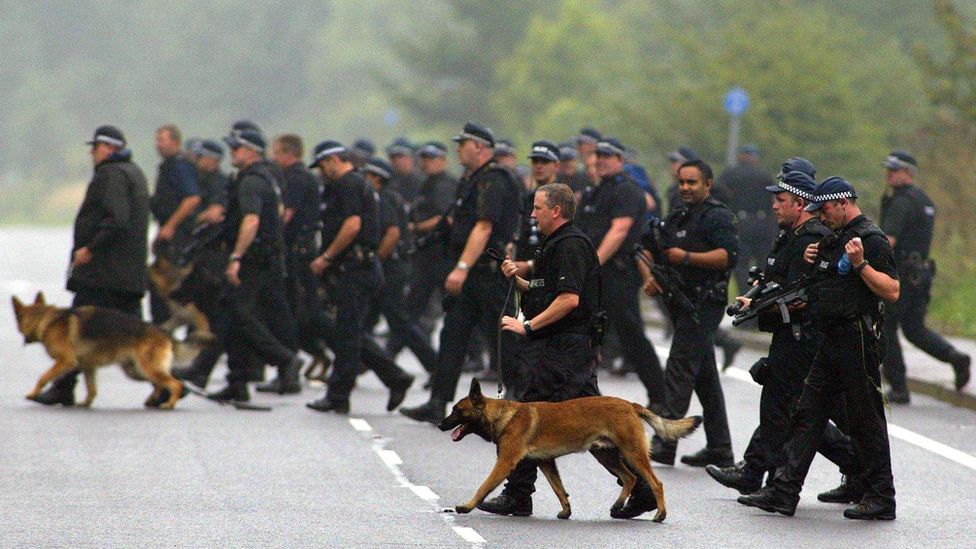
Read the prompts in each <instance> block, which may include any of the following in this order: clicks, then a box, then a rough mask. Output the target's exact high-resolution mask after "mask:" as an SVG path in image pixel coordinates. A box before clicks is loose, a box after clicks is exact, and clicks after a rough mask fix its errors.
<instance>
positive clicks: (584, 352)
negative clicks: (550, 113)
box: [478, 142, 601, 516]
mask: <svg viewBox="0 0 976 549" xmlns="http://www.w3.org/2000/svg"><path fill="white" fill-rule="evenodd" d="M539 143H544V144H546V145H540V144H539ZM549 145H552V146H551V147H549ZM537 147H538V150H537ZM532 151H533V153H536V154H543V153H545V154H550V152H551V154H552V156H553V158H552V159H551V160H548V161H549V163H551V164H555V163H556V161H557V160H556V158H557V157H556V154H557V151H556V148H555V145H553V144H551V143H548V142H536V143H535V144H533V146H532ZM545 158H547V159H548V158H549V157H548V156H547V157H545ZM533 166H535V165H534V164H533ZM533 196H534V202H533V209H532V212H531V215H532V217H533V218H534V219H535V220H536V224H537V226H538V230H539V232H540V233H541V234H542V235H543V236H544V237H545V238H544V240H543V241H542V244H541V247H539V249H538V251H537V252H536V257H537V258H538V260H537V261H535V262H534V263H533V268H531V269H530V268H529V267H528V266H527V265H525V264H519V263H516V262H514V261H512V260H511V259H508V260H506V261H504V262H503V263H502V265H501V270H502V272H503V273H504V274H505V276H507V277H508V278H510V279H511V278H513V277H514V278H515V284H516V285H517V287H518V290H519V292H520V293H521V294H522V300H521V303H522V313H523V315H524V317H525V321H524V322H523V321H519V320H518V319H517V318H515V317H513V316H505V317H503V318H502V329H503V330H505V331H508V332H512V333H515V334H518V335H519V336H522V337H521V338H520V339H519V349H518V354H517V360H518V362H519V369H520V371H521V372H523V375H524V378H525V379H524V383H525V388H526V391H525V393H524V394H523V395H522V397H521V399H520V400H522V401H523V402H534V401H547V402H560V401H564V400H569V399H572V398H578V397H584V396H596V395H599V394H600V391H599V388H598V386H597V379H596V368H595V367H594V366H595V364H594V360H593V358H594V357H593V350H592V345H591V336H590V334H591V327H592V326H593V321H594V318H595V315H596V313H597V312H598V311H599V306H600V291H601V288H600V285H601V282H600V261H599V259H598V258H597V256H596V250H595V248H594V247H593V243H592V242H590V239H589V237H587V236H586V235H585V234H584V233H583V232H582V231H580V230H579V228H577V227H576V226H575V225H574V224H573V217H574V214H575V210H576V197H575V195H574V194H573V191H572V189H570V188H569V187H568V186H566V185H563V184H559V183H556V184H546V185H542V186H540V187H539V188H538V189H536V191H535V192H534V193H533ZM536 474H537V472H536V465H535V463H533V462H531V461H528V460H523V461H521V462H520V463H519V464H518V465H517V466H516V468H515V470H514V471H512V473H511V474H510V475H509V477H508V482H507V483H506V485H505V488H504V490H502V493H501V495H499V496H498V497H495V498H492V499H490V500H486V501H483V502H482V503H480V504H479V505H478V508H479V509H481V510H483V511H487V512H489V513H496V514H501V515H517V516H527V515H531V514H532V493H533V492H534V491H535V486H534V484H535V480H536Z"/></svg>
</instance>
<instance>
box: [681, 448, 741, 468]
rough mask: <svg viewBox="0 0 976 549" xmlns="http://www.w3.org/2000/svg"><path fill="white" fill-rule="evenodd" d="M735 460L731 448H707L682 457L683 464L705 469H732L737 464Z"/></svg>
mask: <svg viewBox="0 0 976 549" xmlns="http://www.w3.org/2000/svg"><path fill="white" fill-rule="evenodd" d="M733 459H734V458H733V457H732V450H731V449H729V448H709V447H707V446H706V447H705V448H702V449H701V450H698V451H697V452H695V453H694V454H688V455H687V456H681V463H684V464H685V465H691V466H692V467H704V466H706V465H717V466H719V467H731V466H732V465H733V464H734V463H735V462H734V461H733Z"/></svg>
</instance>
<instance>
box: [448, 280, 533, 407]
mask: <svg viewBox="0 0 976 549" xmlns="http://www.w3.org/2000/svg"><path fill="white" fill-rule="evenodd" d="M508 284H509V283H508V280H507V279H506V278H505V277H504V275H502V274H501V273H500V272H499V271H498V269H497V267H494V268H493V267H492V266H491V265H490V264H489V265H480V264H479V265H475V266H474V267H472V268H471V270H470V271H469V272H468V278H467V280H465V282H464V286H462V287H461V292H460V293H459V294H458V295H457V296H450V297H449V298H448V299H445V307H444V308H445V311H446V314H445V315H444V327H443V328H441V337H440V342H441V346H440V352H439V353H438V355H437V369H436V370H435V371H434V376H433V380H432V386H431V399H436V400H440V401H443V402H451V401H453V400H454V393H455V391H456V390H457V384H458V379H460V377H461V368H462V366H464V357H465V354H466V351H467V347H468V340H469V338H470V337H471V333H472V332H473V331H474V329H475V328H476V327H478V326H479V325H482V326H484V325H485V323H490V324H491V325H493V326H497V325H498V320H499V318H500V317H501V312H502V307H503V306H504V305H505V297H506V293H507V290H508ZM514 301H515V299H514V297H512V298H511V299H509V303H508V306H507V307H506V308H505V314H506V315H510V316H514V315H515V303H514ZM493 331H494V330H493ZM515 338H516V336H515V334H513V333H512V332H502V334H501V356H498V355H499V354H498V352H497V351H496V345H495V344H493V345H490V347H491V349H492V352H491V367H492V368H493V369H495V371H499V361H501V364H500V366H501V369H500V371H501V374H502V380H503V381H504V382H505V384H506V385H507V386H508V387H509V389H510V390H512V391H513V392H514V394H518V391H519V388H518V387H519V380H518V369H517V367H516V365H515ZM492 342H493V343H494V342H495V339H494V338H492Z"/></svg>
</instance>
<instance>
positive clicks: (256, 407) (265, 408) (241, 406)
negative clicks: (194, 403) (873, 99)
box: [183, 383, 271, 412]
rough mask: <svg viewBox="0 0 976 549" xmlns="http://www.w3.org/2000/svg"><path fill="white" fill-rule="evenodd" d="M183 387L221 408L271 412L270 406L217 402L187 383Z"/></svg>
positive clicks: (228, 401)
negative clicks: (229, 407) (230, 407)
mask: <svg viewBox="0 0 976 549" xmlns="http://www.w3.org/2000/svg"><path fill="white" fill-rule="evenodd" d="M183 387H185V388H186V390H187V391H189V392H191V393H193V394H195V395H197V396H198V397H202V398H205V399H207V400H209V401H210V402H216V403H217V404H219V405H221V406H227V405H231V406H233V407H234V408H235V409H237V410H250V411H255V412H270V411H271V406H266V405H264V404H251V403H249V402H241V401H240V400H217V399H213V398H210V397H209V396H208V395H207V393H205V392H203V391H201V390H200V389H197V388H196V387H193V386H191V385H190V384H189V383H184V384H183Z"/></svg>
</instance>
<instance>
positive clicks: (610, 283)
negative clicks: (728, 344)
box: [578, 137, 664, 410]
mask: <svg viewBox="0 0 976 549" xmlns="http://www.w3.org/2000/svg"><path fill="white" fill-rule="evenodd" d="M624 151H625V149H624V146H623V145H621V144H620V142H619V141H617V140H616V139H614V138H612V137H609V138H604V139H603V140H601V141H600V142H599V143H598V144H597V147H596V153H595V156H596V169H597V172H598V173H599V175H600V178H601V179H600V183H599V185H597V186H596V188H595V189H594V191H593V192H591V193H586V194H584V196H583V199H582V201H581V203H580V215H579V220H578V224H579V226H580V229H581V230H582V231H583V232H585V233H586V234H587V236H589V237H590V240H592V241H593V243H594V244H596V246H597V251H596V253H597V256H599V258H600V265H602V266H603V292H604V295H605V300H604V303H606V307H607V318H608V320H609V323H610V326H611V327H612V329H613V330H614V331H615V332H616V334H617V335H618V336H619V339H620V351H621V354H622V355H623V357H624V360H625V361H627V362H628V363H629V364H631V365H633V366H634V367H635V368H636V369H637V375H638V377H639V378H640V380H641V382H642V383H643V384H644V387H645V389H646V390H647V396H648V399H649V401H650V405H649V408H652V409H654V410H659V409H660V407H661V405H662V404H663V402H664V377H663V374H662V372H661V363H660V362H659V361H658V358H657V353H655V351H654V347H653V346H652V345H651V342H650V341H648V339H647V335H646V334H645V333H644V321H643V319H642V318H641V313H640V304H639V301H638V293H639V292H640V287H641V277H640V274H639V273H638V270H637V264H636V262H635V259H634V244H636V243H637V242H638V238H639V236H640V231H641V228H642V221H643V219H644V213H645V212H646V208H645V204H646V202H645V200H644V193H643V192H641V190H640V189H639V188H638V187H637V185H635V184H634V183H633V182H632V181H630V180H629V179H628V178H627V176H626V175H625V174H624V172H623V169H624V161H623V156H624Z"/></svg>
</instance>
